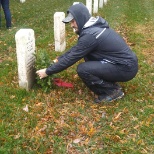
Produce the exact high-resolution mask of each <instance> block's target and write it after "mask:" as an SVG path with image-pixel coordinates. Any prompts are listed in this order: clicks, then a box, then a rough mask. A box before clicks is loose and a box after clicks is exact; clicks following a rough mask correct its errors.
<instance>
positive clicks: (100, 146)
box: [0, 0, 154, 154]
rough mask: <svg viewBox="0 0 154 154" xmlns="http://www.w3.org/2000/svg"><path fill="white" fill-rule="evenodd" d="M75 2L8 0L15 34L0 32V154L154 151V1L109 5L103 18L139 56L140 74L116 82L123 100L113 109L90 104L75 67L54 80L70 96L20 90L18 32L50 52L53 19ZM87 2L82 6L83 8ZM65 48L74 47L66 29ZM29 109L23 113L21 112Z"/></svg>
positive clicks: (139, 153)
mask: <svg viewBox="0 0 154 154" xmlns="http://www.w3.org/2000/svg"><path fill="white" fill-rule="evenodd" d="M73 2H74V1H72V0H67V1H65V2H64V1H63V0H56V1H50V0H39V1H36V0H28V1H26V3H23V4H21V3H19V2H18V1H16V0H12V1H10V3H11V5H10V7H11V12H12V19H13V29H12V30H10V31H8V30H6V29H5V20H4V14H3V12H2V11H1V13H2V27H1V29H0V153H2V154H10V153H14V154H23V153H25V154H36V153H37V154H40V153H41V154H42V153H45V154H48V153H54V154H66V153H69V154H72V153H73V154H104V153H108V154H116V153H117V154H120V153H124V154H130V153H131V154H146V153H147V154H152V153H153V151H154V120H153V119H154V105H153V102H154V95H153V94H154V88H153V87H154V71H153V68H154V56H153V43H154V41H153V40H154V19H153V16H154V11H153V10H154V0H146V1H145V0H140V1H134V0H114V1H113V0H110V1H108V3H107V5H106V6H104V8H103V9H99V12H98V14H97V15H101V16H103V17H104V18H105V19H107V21H108V22H109V23H110V26H111V27H113V28H114V29H115V30H116V31H118V32H119V33H120V34H121V35H122V36H123V37H124V38H125V40H126V41H127V43H128V44H129V45H130V47H131V48H132V49H133V50H134V51H135V52H136V54H137V56H138V60H139V72H138V74H137V76H136V78H134V79H133V80H131V81H129V82H127V83H121V85H122V87H123V89H124V91H125V97H124V98H123V99H121V100H118V101H116V102H114V103H111V104H109V105H108V104H100V105H95V104H92V100H93V96H92V95H91V93H90V91H89V90H88V89H87V88H86V87H85V85H84V84H83V83H82V82H81V80H80V79H79V77H78V76H76V66H77V64H78V63H77V64H75V65H74V66H72V67H70V68H69V69H67V70H65V71H63V72H61V73H59V74H58V76H59V77H60V78H62V79H64V80H65V81H68V82H72V83H73V84H74V87H75V88H74V89H65V88H59V87H56V86H54V87H53V89H51V91H50V92H49V93H45V92H43V90H42V89H41V88H40V87H39V86H38V85H36V84H35V85H34V87H33V89H32V90H31V91H29V92H27V91H26V90H24V89H20V88H19V86H18V73H17V60H16V49H15V48H16V47H15V38H14V36H15V33H16V32H17V31H18V30H19V29H20V28H32V29H34V31H35V37H36V47H37V50H46V51H47V52H49V53H50V54H51V59H54V58H55V57H56V56H58V55H60V54H62V53H55V52H54V39H53V38H54V36H53V15H54V13H55V12H56V11H57V12H59V11H60V12H66V9H67V8H68V7H69V6H70V5H71V4H72V3H73ZM81 2H84V3H85V1H81ZM66 29H67V48H70V47H71V46H72V45H73V44H74V43H75V40H76V36H74V34H73V33H72V29H70V28H69V25H67V26H66ZM26 105H27V106H28V112H26V111H25V110H24V108H25V107H26Z"/></svg>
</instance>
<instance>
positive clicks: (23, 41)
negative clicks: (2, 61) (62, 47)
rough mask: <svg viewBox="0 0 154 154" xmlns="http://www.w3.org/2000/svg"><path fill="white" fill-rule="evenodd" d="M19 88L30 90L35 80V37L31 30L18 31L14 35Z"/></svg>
mask: <svg viewBox="0 0 154 154" xmlns="http://www.w3.org/2000/svg"><path fill="white" fill-rule="evenodd" d="M15 40H16V53H17V64H18V77H19V86H20V87H21V88H24V89H26V90H29V89H31V87H32V86H33V84H34V80H35V67H34V63H35V56H34V54H35V36H34V31H33V30H32V29H20V30H19V31H17V33H16V34H15Z"/></svg>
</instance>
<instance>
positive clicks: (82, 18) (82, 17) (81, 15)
mask: <svg viewBox="0 0 154 154" xmlns="http://www.w3.org/2000/svg"><path fill="white" fill-rule="evenodd" d="M67 14H68V16H67V17H66V18H65V19H64V20H63V22H64V23H68V22H70V21H71V20H72V19H74V20H75V21H76V23H77V26H78V30H79V33H80V32H81V30H82V28H83V26H84V24H85V23H86V22H87V21H88V20H89V19H90V17H91V15H90V13H89V10H88V9H87V7H86V6H85V5H84V4H83V3H78V4H74V5H72V6H71V7H70V8H69V9H68V10H67ZM70 14H71V16H73V18H71V17H70Z"/></svg>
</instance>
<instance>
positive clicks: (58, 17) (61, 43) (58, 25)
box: [54, 12, 66, 51]
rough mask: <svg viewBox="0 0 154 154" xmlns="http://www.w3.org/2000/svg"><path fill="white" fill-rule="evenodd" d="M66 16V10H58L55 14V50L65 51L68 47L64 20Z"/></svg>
mask: <svg viewBox="0 0 154 154" xmlns="http://www.w3.org/2000/svg"><path fill="white" fill-rule="evenodd" d="M64 18H65V13H64V12H56V13H55V14H54V39H55V51H64V50H65V48H66V41H65V24H64V23H63V22H62V20H63V19H64Z"/></svg>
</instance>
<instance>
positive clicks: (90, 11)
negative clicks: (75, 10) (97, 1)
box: [86, 0, 92, 14]
mask: <svg viewBox="0 0 154 154" xmlns="http://www.w3.org/2000/svg"><path fill="white" fill-rule="evenodd" d="M86 7H87V8H88V10H89V13H90V14H92V0H86Z"/></svg>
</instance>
